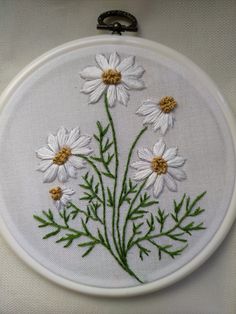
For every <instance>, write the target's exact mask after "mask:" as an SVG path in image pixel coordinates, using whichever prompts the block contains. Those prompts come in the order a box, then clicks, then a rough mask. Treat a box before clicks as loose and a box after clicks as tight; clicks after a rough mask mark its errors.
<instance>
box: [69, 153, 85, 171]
mask: <svg viewBox="0 0 236 314" xmlns="http://www.w3.org/2000/svg"><path fill="white" fill-rule="evenodd" d="M68 162H70V163H71V165H72V166H74V167H76V168H78V169H79V168H84V166H85V162H84V160H83V159H82V158H80V157H76V156H71V157H70V158H69V160H68Z"/></svg>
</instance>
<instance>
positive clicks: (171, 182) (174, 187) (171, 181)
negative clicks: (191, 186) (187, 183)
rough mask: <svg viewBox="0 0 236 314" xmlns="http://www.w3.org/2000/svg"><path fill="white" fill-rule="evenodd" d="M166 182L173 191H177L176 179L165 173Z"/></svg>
mask: <svg viewBox="0 0 236 314" xmlns="http://www.w3.org/2000/svg"><path fill="white" fill-rule="evenodd" d="M164 177H165V183H166V186H167V187H168V189H169V190H170V191H172V192H176V191H177V184H176V182H175V180H174V179H173V178H172V177H171V176H170V175H169V174H168V173H166V174H165V176H164Z"/></svg>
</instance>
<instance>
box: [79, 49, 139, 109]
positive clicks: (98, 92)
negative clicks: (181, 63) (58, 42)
mask: <svg viewBox="0 0 236 314" xmlns="http://www.w3.org/2000/svg"><path fill="white" fill-rule="evenodd" d="M95 59H96V62H97V66H88V67H86V68H85V69H84V70H83V71H82V72H81V73H80V76H81V77H82V78H83V79H85V80H86V82H85V83H84V86H83V89H82V92H83V93H85V94H90V95H89V102H90V103H96V102H97V101H98V100H99V99H100V97H101V96H102V95H103V94H104V93H105V92H106V93H107V99H108V103H109V106H110V107H113V106H114V105H115V104H116V102H119V103H121V104H123V105H125V106H126V105H127V103H128V100H129V93H128V91H127V90H130V89H143V88H144V87H145V86H144V82H143V81H142V80H141V79H140V78H141V76H142V75H143V73H144V69H143V67H142V66H137V65H134V63H135V57H134V56H129V57H127V58H125V59H124V60H122V61H120V57H119V55H118V54H117V53H116V52H114V53H112V54H111V55H110V57H109V59H107V58H106V57H105V56H104V55H101V54H97V55H96V57H95Z"/></svg>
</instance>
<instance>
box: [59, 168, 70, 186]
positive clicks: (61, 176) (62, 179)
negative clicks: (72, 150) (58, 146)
mask: <svg viewBox="0 0 236 314" xmlns="http://www.w3.org/2000/svg"><path fill="white" fill-rule="evenodd" d="M58 180H59V181H60V182H66V181H67V180H68V174H67V171H66V169H65V167H64V165H61V166H59V169H58Z"/></svg>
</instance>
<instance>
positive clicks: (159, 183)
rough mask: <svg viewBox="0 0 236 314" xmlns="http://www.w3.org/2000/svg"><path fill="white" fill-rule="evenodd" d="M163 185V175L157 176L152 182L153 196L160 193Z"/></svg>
mask: <svg viewBox="0 0 236 314" xmlns="http://www.w3.org/2000/svg"><path fill="white" fill-rule="evenodd" d="M163 187H164V178H163V175H160V176H157V178H156V182H155V183H154V189H153V196H154V197H155V198H157V197H158V196H159V195H160V194H161V192H162V190H163Z"/></svg>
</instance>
